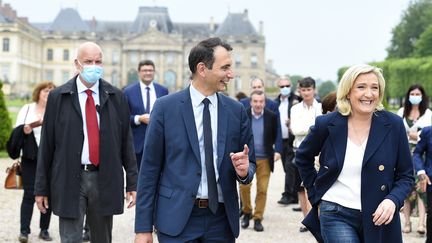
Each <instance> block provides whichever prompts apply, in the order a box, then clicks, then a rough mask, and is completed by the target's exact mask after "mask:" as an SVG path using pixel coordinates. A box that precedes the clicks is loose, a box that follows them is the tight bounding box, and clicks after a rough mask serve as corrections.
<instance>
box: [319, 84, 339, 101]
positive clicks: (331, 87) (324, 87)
mask: <svg viewBox="0 0 432 243" xmlns="http://www.w3.org/2000/svg"><path fill="white" fill-rule="evenodd" d="M335 90H336V85H335V84H334V83H333V82H332V81H330V80H329V81H325V82H322V83H321V85H320V86H319V87H318V95H319V97H321V98H323V97H324V96H326V95H327V94H328V93H330V92H332V91H335Z"/></svg>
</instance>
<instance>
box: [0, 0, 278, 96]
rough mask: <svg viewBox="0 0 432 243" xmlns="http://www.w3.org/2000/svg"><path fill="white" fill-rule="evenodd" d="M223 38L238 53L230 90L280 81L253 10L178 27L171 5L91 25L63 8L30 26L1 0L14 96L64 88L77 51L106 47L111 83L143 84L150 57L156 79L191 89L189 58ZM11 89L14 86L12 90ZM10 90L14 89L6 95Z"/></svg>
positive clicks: (3, 65) (5, 73) (2, 54)
mask: <svg viewBox="0 0 432 243" xmlns="http://www.w3.org/2000/svg"><path fill="white" fill-rule="evenodd" d="M213 36H218V37H221V38H223V39H225V40H226V41H228V43H230V44H231V45H232V46H233V48H234V51H233V63H234V72H235V75H236V76H235V78H234V80H232V81H231V83H230V84H229V86H228V93H229V94H231V95H233V94H235V93H236V92H238V91H243V92H246V93H249V82H250V80H251V78H253V77H261V78H263V79H265V80H266V82H268V83H267V84H268V85H271V84H272V83H273V82H274V80H275V79H276V78H277V74H276V72H275V70H274V69H273V68H272V65H271V61H268V62H266V60H265V44H266V43H265V37H264V36H263V23H262V22H260V24H259V29H258V31H257V30H256V29H255V27H254V26H253V25H252V23H251V21H250V20H249V16H248V11H247V10H245V11H244V12H243V13H228V14H227V16H226V17H225V20H224V21H223V22H222V23H215V22H214V21H213V18H210V20H209V22H208V23H175V22H172V21H171V18H170V16H169V13H168V9H167V8H165V7H140V8H139V9H138V13H137V15H136V17H135V20H133V21H132V22H131V21H109V20H97V19H96V18H94V17H93V19H90V20H83V19H82V18H81V16H80V14H79V12H78V11H77V10H76V9H73V8H64V9H61V10H60V12H59V13H58V15H57V17H56V18H55V19H54V20H53V21H52V22H48V23H30V22H29V21H28V19H27V18H26V17H19V16H18V15H17V12H16V11H15V10H14V9H13V8H12V6H11V5H10V4H2V2H1V0H0V80H3V81H4V82H5V83H6V84H7V85H9V86H10V91H11V92H12V93H28V92H30V91H31V89H32V86H33V85H34V84H35V83H37V82H40V81H53V82H54V83H55V84H57V85H60V84H63V83H64V82H66V81H67V80H69V79H70V78H71V77H72V76H73V75H74V74H75V72H76V70H75V68H74V66H73V60H74V59H75V57H76V48H77V46H78V45H79V44H80V43H82V42H85V41H94V42H96V43H98V44H99V45H100V46H101V47H102V50H103V51H104V78H105V79H106V80H107V81H109V82H111V83H112V84H114V85H115V86H117V87H120V88H122V87H124V86H126V85H127V84H129V83H131V82H135V81H137V80H138V77H137V71H136V70H137V65H138V62H139V61H140V60H144V59H150V60H153V61H154V62H155V65H156V82H158V83H161V84H163V85H165V86H167V87H168V88H169V89H170V91H171V92H173V91H175V90H179V89H181V88H183V87H185V86H187V85H188V84H189V76H190V72H189V68H188V63H187V58H188V54H189V51H190V49H191V48H192V47H193V46H194V45H195V44H196V43H197V42H199V41H200V40H202V39H204V38H208V37H213ZM5 86H6V85H5ZM5 92H6V93H8V91H5Z"/></svg>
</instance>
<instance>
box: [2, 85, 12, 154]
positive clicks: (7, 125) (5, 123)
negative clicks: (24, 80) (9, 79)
mask: <svg viewBox="0 0 432 243" xmlns="http://www.w3.org/2000/svg"><path fill="white" fill-rule="evenodd" d="M2 87H3V82H2V81H1V80H0V150H5V148H6V142H7V140H8V139H9V135H10V132H11V130H12V124H11V120H10V118H9V112H8V110H7V107H6V102H5V99H4V94H3V90H2Z"/></svg>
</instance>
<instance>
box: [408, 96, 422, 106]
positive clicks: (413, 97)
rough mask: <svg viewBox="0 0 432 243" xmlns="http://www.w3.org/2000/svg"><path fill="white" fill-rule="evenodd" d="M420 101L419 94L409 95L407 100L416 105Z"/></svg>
mask: <svg viewBox="0 0 432 243" xmlns="http://www.w3.org/2000/svg"><path fill="white" fill-rule="evenodd" d="M421 101H422V97H421V95H410V96H409V102H410V103H411V104H412V105H418V104H420V102H421Z"/></svg>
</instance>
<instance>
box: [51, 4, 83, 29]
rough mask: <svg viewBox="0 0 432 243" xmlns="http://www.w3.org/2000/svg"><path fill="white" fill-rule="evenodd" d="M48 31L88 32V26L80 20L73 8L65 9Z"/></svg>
mask: <svg viewBox="0 0 432 243" xmlns="http://www.w3.org/2000/svg"><path fill="white" fill-rule="evenodd" d="M48 31H58V32H89V31H90V28H89V26H88V25H87V24H86V23H85V22H84V21H83V20H82V19H81V16H80V15H79V13H78V11H76V10H75V9H73V8H65V9H62V10H60V13H59V14H58V15H57V17H56V18H55V19H54V22H52V24H51V25H50V26H49V27H48Z"/></svg>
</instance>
